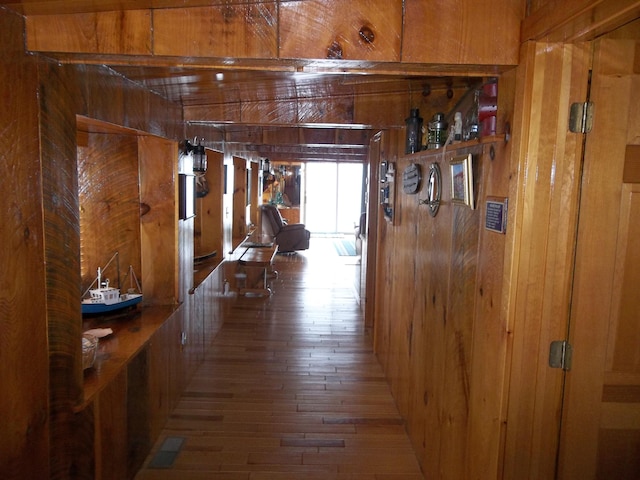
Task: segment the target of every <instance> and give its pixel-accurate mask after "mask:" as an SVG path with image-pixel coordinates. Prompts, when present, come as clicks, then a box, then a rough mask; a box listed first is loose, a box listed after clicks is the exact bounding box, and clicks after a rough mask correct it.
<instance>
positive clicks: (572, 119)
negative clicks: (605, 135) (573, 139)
mask: <svg viewBox="0 0 640 480" xmlns="http://www.w3.org/2000/svg"><path fill="white" fill-rule="evenodd" d="M593 109H594V105H593V103H591V102H584V103H573V104H571V111H570V112H569V131H571V132H573V133H589V132H590V131H591V128H592V127H593Z"/></svg>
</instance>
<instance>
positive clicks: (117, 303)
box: [81, 252, 142, 314]
mask: <svg viewBox="0 0 640 480" xmlns="http://www.w3.org/2000/svg"><path fill="white" fill-rule="evenodd" d="M117 258H118V252H116V253H115V254H114V255H113V257H111V259H110V260H109V261H108V262H107V264H106V265H105V266H104V267H103V268H100V267H98V272H97V275H96V278H95V279H94V281H93V282H92V283H91V285H89V288H88V289H87V290H86V291H85V292H84V293H83V294H82V297H81V298H82V313H83V314H84V313H87V314H94V313H108V312H113V311H116V310H120V309H123V308H127V307H133V306H134V305H137V304H138V303H140V301H142V293H141V292H142V289H141V288H140V283H139V282H138V279H137V278H136V274H135V272H134V271H133V266H131V265H129V271H128V273H127V276H128V277H129V280H130V283H131V287H130V288H129V290H128V291H127V293H121V292H120V289H119V288H115V287H112V286H110V285H109V279H106V280H103V279H102V273H103V272H104V271H105V270H106V269H107V267H108V266H109V265H110V264H111V262H112V261H113V260H114V259H117ZM117 270H118V274H119V272H120V268H119V265H118V269H117ZM134 282H135V286H136V288H137V293H136V289H135V288H133V283H134ZM94 285H97V287H96V288H93V286H94ZM87 294H89V296H88V297H87ZM85 297H86V298H85Z"/></svg>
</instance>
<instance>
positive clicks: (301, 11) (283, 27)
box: [279, 0, 402, 62]
mask: <svg viewBox="0 0 640 480" xmlns="http://www.w3.org/2000/svg"><path fill="white" fill-rule="evenodd" d="M347 5H348V7H347ZM345 7H347V8H345ZM301 26H302V28H301ZM401 32H402V2H401V1H399V0H392V1H389V0H386V1H385V0H375V1H372V0H351V1H348V2H346V1H344V0H332V1H328V2H327V1H319V0H311V1H304V2H298V1H283V2H280V42H279V43H280V57H281V58H320V59H322V58H325V59H326V58H330V59H347V60H377V61H391V62H397V61H399V60H400V43H401Z"/></svg>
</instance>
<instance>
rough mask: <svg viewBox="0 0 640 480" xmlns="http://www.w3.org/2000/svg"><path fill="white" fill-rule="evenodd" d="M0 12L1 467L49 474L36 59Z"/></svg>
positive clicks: (11, 19) (14, 21)
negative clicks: (0, 199)
mask: <svg viewBox="0 0 640 480" xmlns="http://www.w3.org/2000/svg"><path fill="white" fill-rule="evenodd" d="M0 18H1V20H2V25H3V28H2V29H1V30H0V39H1V41H0V92H1V96H2V98H3V107H2V109H0V125H2V129H1V130H0V132H1V133H0V139H2V145H3V152H2V154H1V155H0V170H1V171H2V174H3V177H4V178H3V181H2V182H0V194H1V195H2V198H3V199H4V200H3V202H2V206H1V207H0V208H1V209H2V219H3V220H2V229H0V240H1V242H2V245H3V248H2V249H0V264H2V275H0V284H1V287H0V325H2V327H1V329H0V385H2V390H3V394H2V395H0V409H1V411H2V412H5V417H4V420H3V425H4V427H3V429H2V432H3V434H2V448H0V472H2V473H4V474H5V475H7V476H8V478H10V479H18V478H48V475H49V471H48V462H49V459H48V445H49V412H48V410H49V400H48V396H49V359H48V356H47V325H46V323H45V322H44V321H43V319H44V318H45V314H46V308H47V298H46V290H47V279H46V277H45V261H44V260H45V259H44V245H43V214H42V198H41V195H40V191H41V188H42V165H41V163H40V158H39V145H38V143H39V142H38V102H37V98H36V97H35V95H34V92H36V91H37V90H38V82H37V78H38V77H37V63H36V61H35V59H34V58H33V57H31V56H26V55H25V54H24V51H23V44H22V30H23V28H24V25H23V20H22V18H21V17H19V16H18V15H12V14H7V13H6V12H0ZM16 159H19V161H16ZM25 379H29V382H28V383H25ZM9 418H10V422H7V420H8V419H9Z"/></svg>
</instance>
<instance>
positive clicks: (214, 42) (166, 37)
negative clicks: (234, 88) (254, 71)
mask: <svg viewBox="0 0 640 480" xmlns="http://www.w3.org/2000/svg"><path fill="white" fill-rule="evenodd" d="M276 12H277V8H276V2H275V1H274V2H260V3H248V4H243V5H231V4H227V5H224V6H211V7H209V6H207V7H196V8H181V9H180V8H179V9H174V8H171V9H164V10H163V9H156V10H154V11H153V42H154V44H153V50H154V54H155V55H178V56H189V57H236V58H276V57H277V52H278V48H277V41H278V39H277V34H276V31H277V30H276V25H277V16H276Z"/></svg>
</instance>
